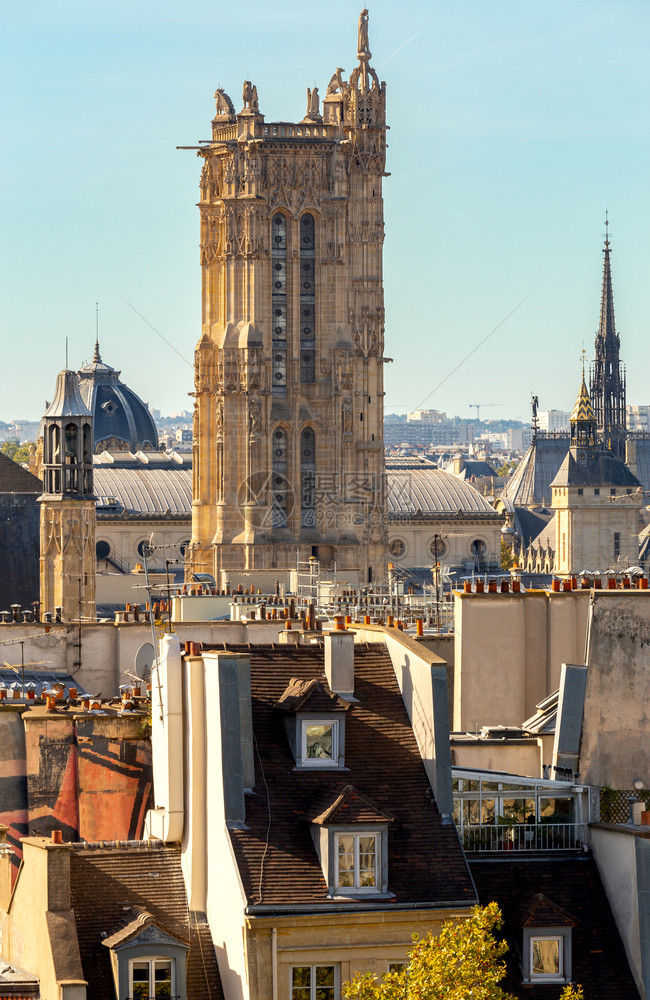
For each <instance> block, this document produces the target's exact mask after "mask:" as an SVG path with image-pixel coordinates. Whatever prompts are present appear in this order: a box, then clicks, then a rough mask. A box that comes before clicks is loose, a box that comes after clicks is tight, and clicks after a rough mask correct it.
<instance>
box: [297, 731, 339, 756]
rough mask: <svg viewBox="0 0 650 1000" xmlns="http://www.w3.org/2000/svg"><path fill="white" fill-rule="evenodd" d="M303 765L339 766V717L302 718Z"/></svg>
mask: <svg viewBox="0 0 650 1000" xmlns="http://www.w3.org/2000/svg"><path fill="white" fill-rule="evenodd" d="M301 721H302V725H301V753H300V765H301V767H331V766H332V765H333V766H334V767H338V763H339V722H338V719H302V720H301Z"/></svg>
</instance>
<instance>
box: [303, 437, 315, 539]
mask: <svg viewBox="0 0 650 1000" xmlns="http://www.w3.org/2000/svg"><path fill="white" fill-rule="evenodd" d="M300 510H301V514H300V525H301V527H303V528H315V527H316V437H315V435H314V432H313V430H312V429H311V427H306V428H305V430H304V431H303V432H302V434H301V435H300Z"/></svg>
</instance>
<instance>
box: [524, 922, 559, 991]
mask: <svg viewBox="0 0 650 1000" xmlns="http://www.w3.org/2000/svg"><path fill="white" fill-rule="evenodd" d="M530 978H531V980H532V981H537V982H549V981H550V982H553V981H554V980H563V979H564V938H563V936H562V935H559V934H558V935H555V934H549V935H541V934H540V935H535V936H532V935H531V938H530Z"/></svg>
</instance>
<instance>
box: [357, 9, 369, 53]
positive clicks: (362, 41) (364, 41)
mask: <svg viewBox="0 0 650 1000" xmlns="http://www.w3.org/2000/svg"><path fill="white" fill-rule="evenodd" d="M368 48H369V47H368V11H367V10H366V9H365V7H364V9H363V10H362V11H361V13H360V15H359V40H358V45H357V51H358V53H359V55H361V53H362V52H365V53H367V54H368V55H370V53H369V51H368Z"/></svg>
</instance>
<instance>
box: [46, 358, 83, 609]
mask: <svg viewBox="0 0 650 1000" xmlns="http://www.w3.org/2000/svg"><path fill="white" fill-rule="evenodd" d="M41 426H42V432H43V465H42V474H43V494H42V496H41V497H40V504H41V546H40V548H41V572H40V577H41V588H40V594H41V607H42V609H43V611H45V612H47V611H51V612H53V611H54V610H55V609H56V608H62V609H63V617H64V619H65V620H67V621H70V620H72V619H76V620H79V621H81V620H82V619H86V620H88V619H94V617H95V518H96V515H95V497H94V496H93V418H92V414H91V412H90V410H89V409H88V407H87V406H86V404H85V403H84V401H83V399H82V397H81V393H80V392H79V380H78V378H77V373H76V372H73V371H68V370H67V369H66V370H65V371H62V372H59V374H58V376H57V380H56V389H55V392H54V398H53V400H52V402H51V403H48V404H47V406H46V409H45V413H44V414H43V421H42V425H41Z"/></svg>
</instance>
